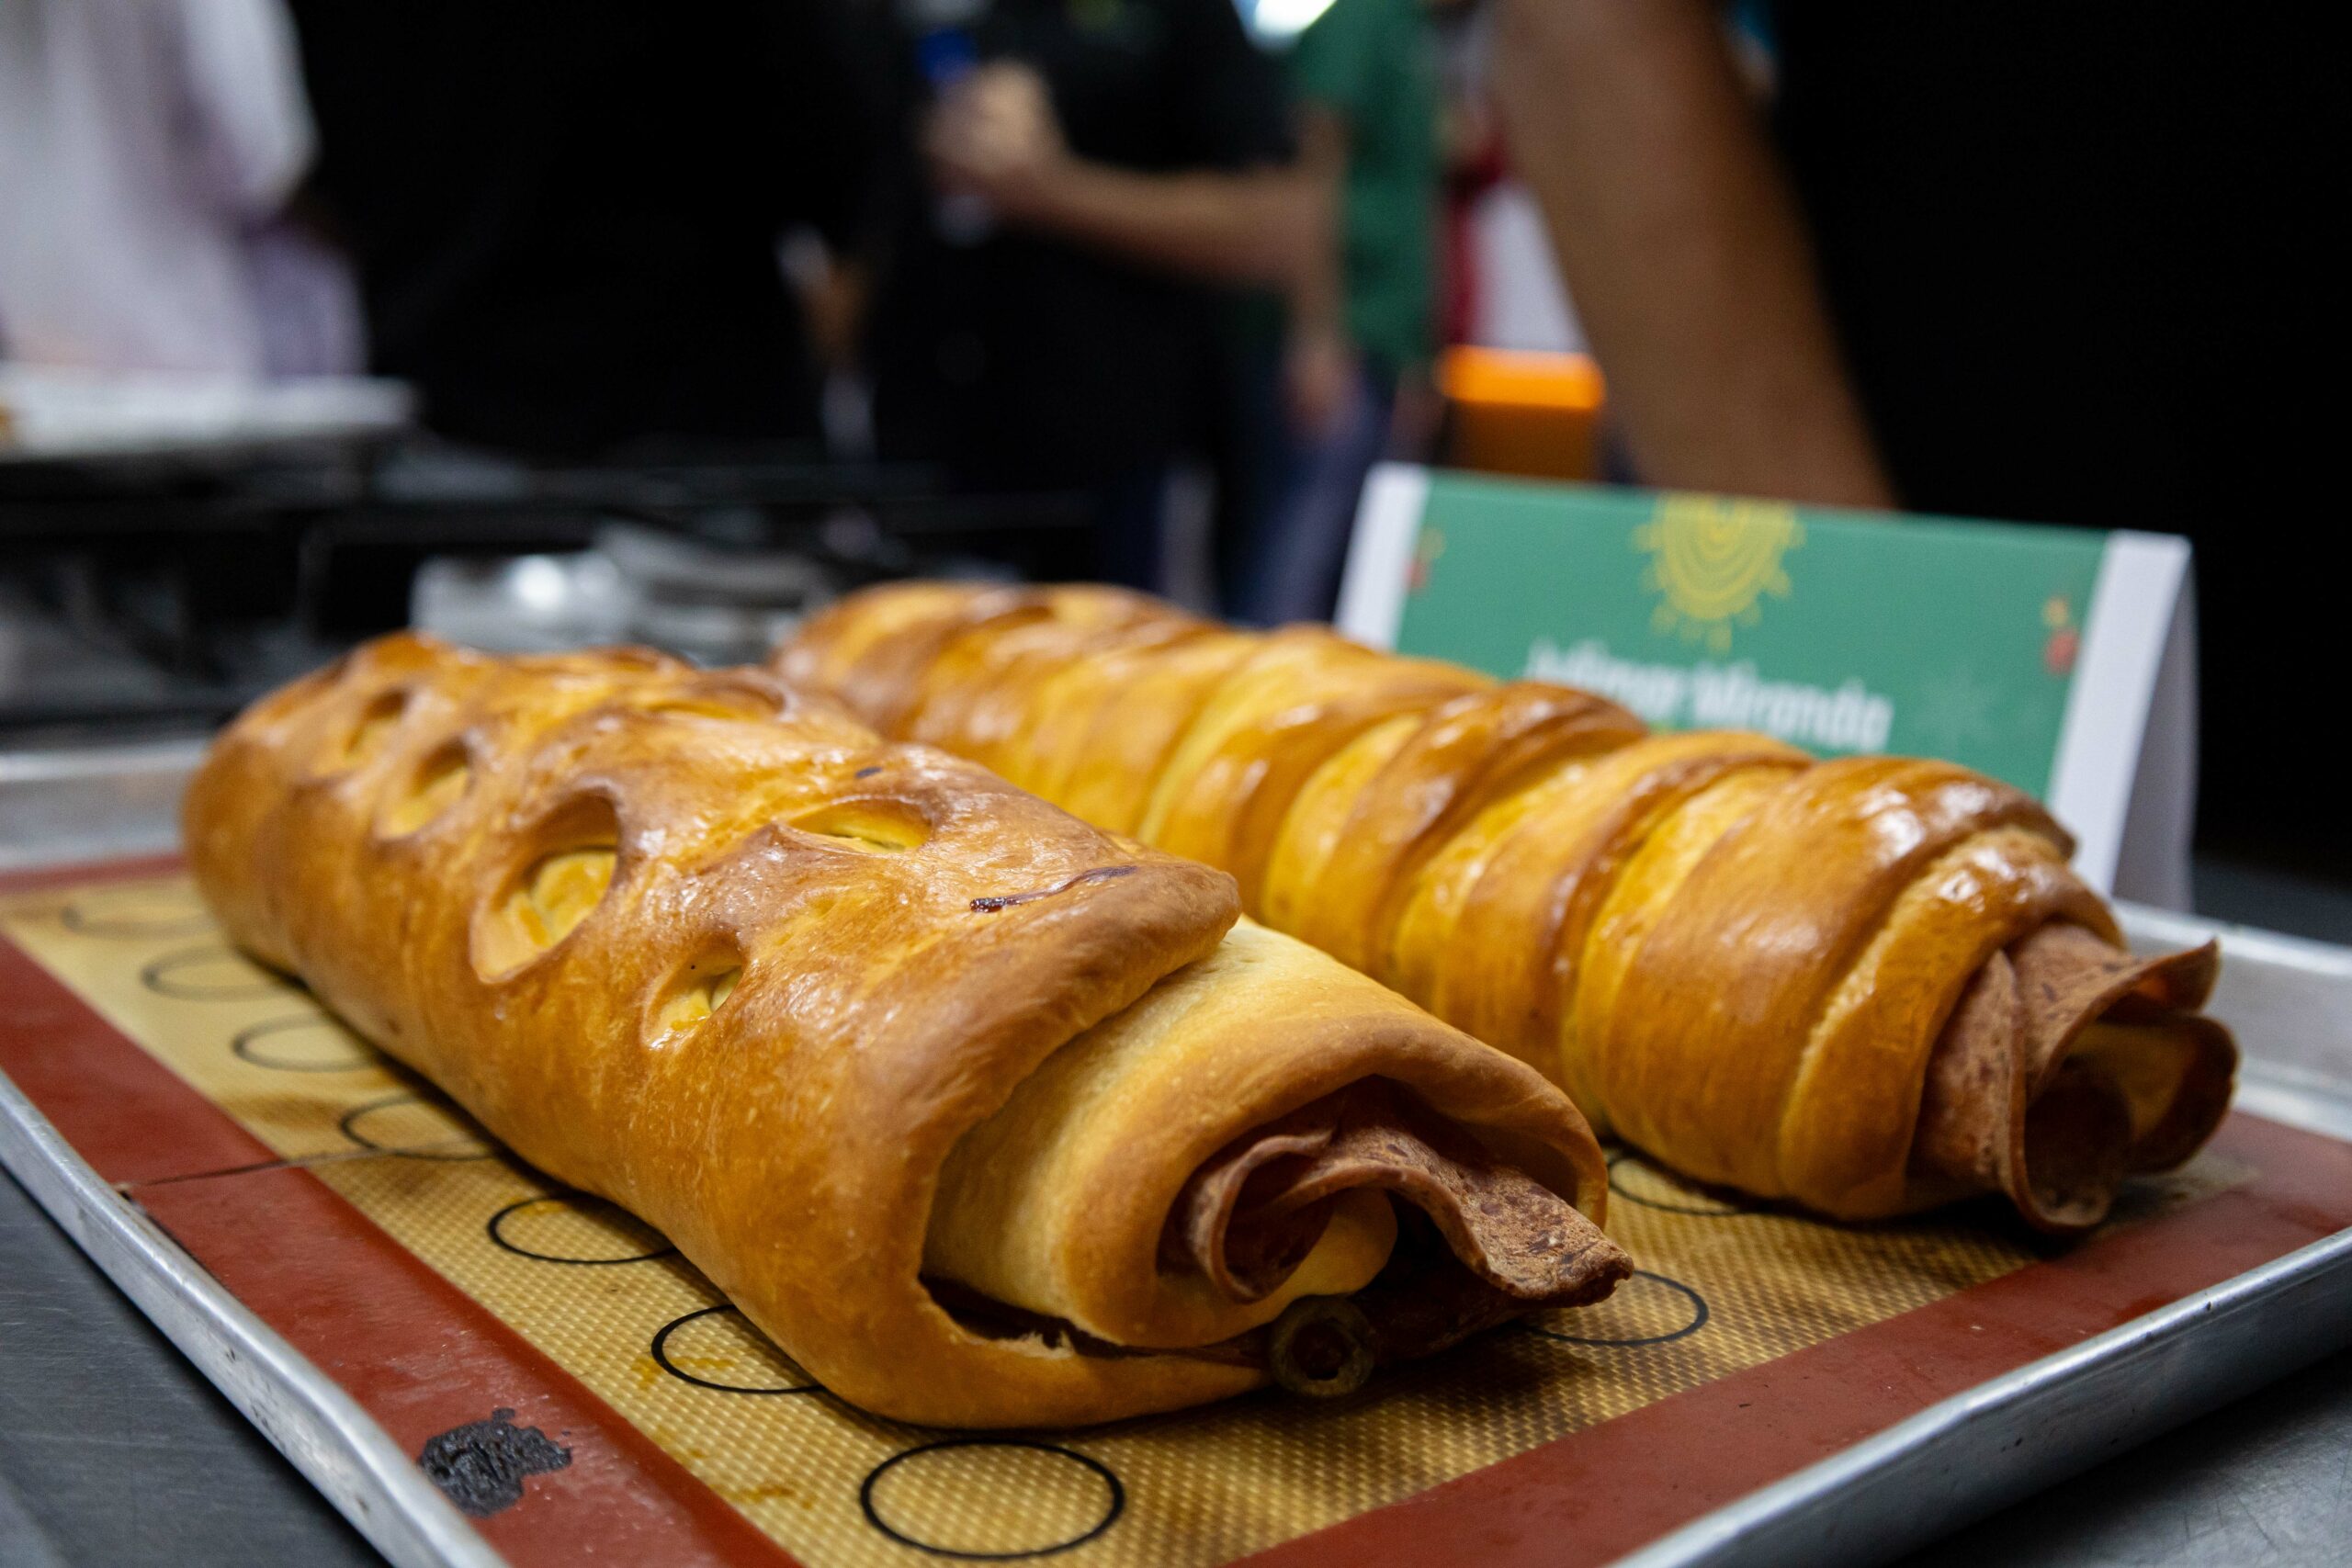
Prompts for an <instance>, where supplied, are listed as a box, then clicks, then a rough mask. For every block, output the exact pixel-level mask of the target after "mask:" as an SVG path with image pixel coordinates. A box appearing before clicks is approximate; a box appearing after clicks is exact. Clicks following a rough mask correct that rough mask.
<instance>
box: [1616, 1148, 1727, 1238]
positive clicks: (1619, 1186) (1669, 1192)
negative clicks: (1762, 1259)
mask: <svg viewBox="0 0 2352 1568" xmlns="http://www.w3.org/2000/svg"><path fill="white" fill-rule="evenodd" d="M1621 1170H1622V1171H1627V1172H1630V1173H1632V1177H1631V1179H1630V1180H1626V1179H1620V1177H1619V1175H1618V1173H1619V1172H1620V1171H1621ZM1609 1190H1611V1192H1614V1193H1615V1194H1617V1196H1618V1197H1620V1198H1623V1200H1625V1201H1627V1202H1628V1203H1637V1204H1639V1205H1641V1206H1642V1207H1643V1208H1645V1209H1657V1210H1660V1211H1662V1212H1664V1213H1669V1214H1697V1215H1699V1216H1701V1217H1702V1218H1703V1219H1711V1220H1723V1219H1729V1218H1730V1217H1731V1216H1732V1215H1734V1214H1752V1213H1757V1209H1756V1207H1755V1206H1754V1205H1753V1204H1747V1203H1736V1202H1731V1201H1726V1200H1724V1199H1721V1198H1717V1197H1715V1196H1714V1195H1713V1193H1710V1192H1705V1191H1702V1190H1700V1189H1698V1188H1695V1187H1691V1186H1689V1185H1687V1184H1686V1183H1684V1182H1683V1181H1682V1180H1681V1179H1679V1178H1677V1177H1675V1176H1673V1175H1671V1174H1670V1173H1668V1172H1667V1171H1664V1170H1660V1169H1659V1168H1657V1166H1654V1165H1652V1164H1651V1163H1650V1162H1649V1161H1648V1160H1646V1159H1644V1158H1643V1157H1642V1156H1640V1155H1637V1154H1635V1153H1634V1151H1633V1150H1631V1149H1620V1150H1618V1151H1617V1152H1616V1153H1615V1154H1613V1155H1611V1156H1609Z"/></svg>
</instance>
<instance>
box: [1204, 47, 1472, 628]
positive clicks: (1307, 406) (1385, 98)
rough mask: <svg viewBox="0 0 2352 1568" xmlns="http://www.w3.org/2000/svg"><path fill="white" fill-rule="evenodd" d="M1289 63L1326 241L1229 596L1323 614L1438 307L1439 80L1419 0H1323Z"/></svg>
mask: <svg viewBox="0 0 2352 1568" xmlns="http://www.w3.org/2000/svg"><path fill="white" fill-rule="evenodd" d="M1296 9H1297V5H1296V0H1283V6H1282V10H1283V11H1284V12H1288V13H1291V14H1295V11H1296ZM1274 11H1275V6H1274V0H1261V4H1259V6H1257V7H1256V12H1257V16H1256V20H1257V24H1258V30H1259V32H1260V35H1261V37H1264V36H1265V35H1266V34H1267V33H1268V32H1269V31H1271V30H1272V28H1271V27H1270V25H1269V24H1270V22H1272V18H1273V14H1274ZM1288 64H1289V69H1290V74H1291V82H1292V87H1293V91H1294V93H1295V97H1296V99H1297V104H1298V114H1299V121H1300V130H1299V152H1300V162H1301V164H1302V165H1303V166H1304V168H1305V170H1306V172H1307V173H1308V175H1310V176H1312V184H1313V186H1314V188H1315V189H1316V191H1317V196H1318V198H1319V199H1320V200H1321V201H1322V202H1323V204H1324V206H1325V223H1324V227H1325V228H1326V230H1327V231H1328V232H1329V236H1330V243H1329V244H1326V245H1320V246H1317V247H1315V248H1314V254H1313V256H1312V258H1311V260H1310V261H1309V262H1308V263H1307V264H1306V265H1303V266H1302V267H1301V269H1300V275H1299V276H1298V277H1297V278H1296V279H1295V281H1294V283H1293V286H1292V289H1291V296H1290V300H1289V304H1290V323H1289V331H1288V341H1287V344H1286V345H1285V351H1284V356H1283V381H1284V388H1283V390H1284V394H1285V396H1284V401H1285V403H1286V405H1287V407H1286V413H1287V417H1288V423H1289V427H1290V438H1291V439H1290V442H1289V446H1290V448H1291V450H1290V453H1289V457H1288V462H1287V464H1286V468H1287V470H1288V471H1287V473H1286V475H1285V476H1284V482H1283V486H1282V491H1281V494H1280V496H1279V499H1278V500H1277V502H1276V503H1275V504H1274V505H1273V507H1272V509H1271V510H1270V512H1269V513H1268V514H1267V515H1266V516H1265V517H1264V518H1262V519H1261V520H1259V521H1258V523H1257V524H1256V525H1255V526H1253V527H1252V528H1251V529H1250V536H1249V537H1247V538H1245V540H1244V541H1243V547H1242V548H1241V550H1240V551H1239V552H1238V554H1239V565H1240V570H1239V571H1238V573H1237V574H1236V577H1235V579H1234V581H1233V583H1232V588H1231V592H1229V593H1228V595H1227V599H1228V602H1227V606H1226V607H1227V612H1228V613H1229V614H1231V615H1234V616H1236V617H1237V618H1238V619H1241V620H1245V621H1252V622H1257V623H1260V624H1267V625H1271V624H1275V623H1279V622H1283V621H1290V620H1307V619H1321V618H1324V617H1327V616H1329V615H1330V613H1331V608H1332V604H1333V602H1334V601H1335V600H1336V599H1337V597H1338V594H1339V586H1340V568H1341V566H1342V564H1343V563H1344V561H1345V559H1346V555H1347V545H1348V536H1349V533H1350V530H1351V528H1352V526H1353V525H1354V521H1355V510H1356V500H1357V497H1358V495H1359V494H1360V493H1361V491H1363V481H1364V476H1365V475H1366V474H1367V473H1368V472H1369V471H1370V469H1371V468H1372V466H1373V464H1374V463H1375V462H1377V461H1378V460H1379V459H1380V457H1381V456H1382V454H1383V453H1384V451H1385V449H1386V447H1387V444H1388V436H1389V429H1390V425H1391V422H1392V420H1393V417H1394V415H1395V411H1396V406H1397V389H1398V387H1399V385H1400V383H1401V382H1402V381H1403V380H1404V379H1405V378H1407V377H1408V376H1409V377H1420V376H1423V375H1425V373H1426V370H1427V367H1428V363H1429V358H1430V348H1431V344H1430V338H1431V323H1432V317H1433V313H1434V310H1435V277H1434V274H1435V270H1436V248H1437V246H1436V232H1435V228H1436V217H1437V200H1438V181H1439V177H1440V167H1439V152H1438V113H1439V106H1438V83H1437V62H1436V57H1435V44H1434V40H1433V39H1432V38H1431V35H1430V25H1429V21H1428V18H1427V16H1426V14H1425V12H1424V10H1423V8H1422V0H1331V3H1330V4H1329V6H1328V7H1327V8H1325V9H1324V10H1323V12H1322V13H1321V14H1320V15H1319V16H1317V17H1315V18H1314V20H1313V21H1312V22H1310V23H1309V24H1308V25H1307V27H1306V28H1305V30H1304V31H1302V32H1300V33H1298V34H1297V36H1296V39H1295V41H1294V42H1293V43H1292V44H1291V47H1290V51H1289V56H1288Z"/></svg>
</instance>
